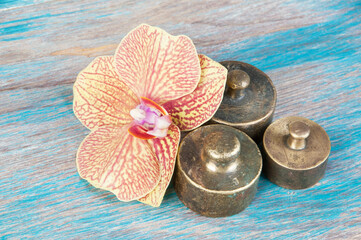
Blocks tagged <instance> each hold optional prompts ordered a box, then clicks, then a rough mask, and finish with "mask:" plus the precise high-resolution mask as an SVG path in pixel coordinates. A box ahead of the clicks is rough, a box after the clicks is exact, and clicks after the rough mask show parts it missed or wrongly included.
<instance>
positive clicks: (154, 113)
mask: <svg viewBox="0 0 361 240" xmlns="http://www.w3.org/2000/svg"><path fill="white" fill-rule="evenodd" d="M130 115H131V116H132V118H133V119H134V120H133V122H132V124H131V127H130V128H129V129H128V132H129V133H130V134H131V135H133V136H134V137H137V138H141V139H151V138H155V137H157V138H164V137H166V136H167V133H168V128H169V126H170V125H171V124H172V120H171V117H170V116H169V114H168V113H167V111H166V110H165V109H164V108H162V107H161V106H159V105H158V104H157V103H155V102H154V101H152V100H150V99H148V98H145V97H141V103H140V104H139V105H138V106H136V108H133V109H132V110H130Z"/></svg>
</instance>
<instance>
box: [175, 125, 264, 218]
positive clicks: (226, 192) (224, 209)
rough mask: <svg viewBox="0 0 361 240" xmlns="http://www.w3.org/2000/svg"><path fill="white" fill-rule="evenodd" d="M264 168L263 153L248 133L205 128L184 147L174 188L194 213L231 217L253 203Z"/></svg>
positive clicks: (178, 161) (201, 128)
mask: <svg viewBox="0 0 361 240" xmlns="http://www.w3.org/2000/svg"><path fill="white" fill-rule="evenodd" d="M261 168H262V157H261V153H260V151H259V149H258V147H257V145H256V143H255V142H254V141H253V140H252V139H251V138H250V137H249V136H247V135H246V134H245V133H243V132H242V131H240V130H238V129H235V128H232V127H229V126H226V125H220V124H212V125H207V126H202V127H200V128H198V129H196V130H194V131H193V132H190V133H189V134H188V135H187V136H185V138H184V139H183V140H182V142H181V144H180V147H179V152H178V159H177V167H176V172H175V183H174V187H175V191H176V193H177V195H178V197H179V199H180V200H181V201H182V202H183V203H184V205H186V206H187V207H188V208H190V209H191V210H193V211H195V212H197V213H199V214H202V215H205V216H209V217H224V216H230V215H233V214H236V213H238V212H240V211H242V210H243V209H245V208H246V207H247V206H248V205H249V204H250V203H251V201H252V199H253V198H254V195H255V194H256V191H257V184H258V179H259V176H260V173H261Z"/></svg>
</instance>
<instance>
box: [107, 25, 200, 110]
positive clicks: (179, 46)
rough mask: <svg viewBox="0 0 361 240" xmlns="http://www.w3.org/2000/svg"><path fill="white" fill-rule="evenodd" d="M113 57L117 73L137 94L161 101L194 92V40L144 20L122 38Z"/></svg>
mask: <svg viewBox="0 0 361 240" xmlns="http://www.w3.org/2000/svg"><path fill="white" fill-rule="evenodd" d="M114 60H115V67H116V70H117V72H118V73H119V76H120V77H121V79H122V80H123V81H124V82H125V83H126V84H127V85H128V86H129V87H130V88H132V89H133V91H134V92H135V93H136V94H137V95H138V96H142V97H146V98H148V99H152V100H153V101H155V102H156V103H158V104H160V105H162V104H163V103H165V102H167V101H170V100H173V99H177V98H180V97H182V96H185V95H187V94H189V93H191V92H193V90H194V89H195V88H196V86H197V84H198V82H199V79H200V72H201V69H200V66H199V60H198V56H197V51H196V48H195V47H194V45H193V42H192V41H191V40H190V39H189V38H188V37H186V36H183V35H181V36H172V35H170V34H168V33H167V32H165V31H164V30H162V29H160V28H156V27H151V26H149V25H146V24H142V25H140V26H138V27H137V28H135V29H134V30H132V31H131V32H130V33H128V35H127V36H125V37H124V38H123V40H122V41H121V42H120V44H119V47H118V49H117V50H116V52H115V55H114Z"/></svg>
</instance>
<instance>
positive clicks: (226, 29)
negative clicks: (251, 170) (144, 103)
mask: <svg viewBox="0 0 361 240" xmlns="http://www.w3.org/2000/svg"><path fill="white" fill-rule="evenodd" d="M360 14H361V5H360V2H359V1H357V0H355V1H339V0H336V1H296V0H290V1H271V0H265V1H231V2H222V1H207V2H203V3H202V4H197V3H196V1H186V0H183V1H177V2H174V1H166V0H159V1H152V2H151V1H138V2H133V1H121V2H119V1H102V0H99V1H95V0H85V1H59V2H58V1H49V0H42V1H39V0H25V1H15V0H14V1H12V0H6V1H4V0H2V1H0V187H1V191H0V236H1V238H2V239H19V238H34V239H49V238H50V239H99V238H102V239H108V238H119V239H120V238H122V239H154V238H172V239H174V238H178V239H224V238H226V239H232V238H236V239H360V238H361V198H360V197H361V190H360V188H361V164H360V155H361V143H360V142H361V118H360V115H361V98H360V94H361V87H360V86H361V72H360V66H361V37H360V36H361V18H360ZM142 22H146V23H149V24H151V25H157V26H159V27H161V28H163V29H165V30H167V31H168V32H170V33H172V34H174V35H176V34H185V35H188V36H190V37H191V38H192V39H193V41H194V43H195V45H196V47H197V49H198V51H199V53H204V54H207V55H209V56H210V57H212V58H214V59H215V60H217V61H223V60H232V59H234V60H241V61H244V62H248V63H251V64H253V65H255V66H256V67H258V68H260V69H261V70H263V71H265V72H266V73H267V74H269V75H270V77H271V79H272V80H273V81H274V84H275V86H276V88H277V90H278V102H277V108H276V113H275V119H278V118H281V117H284V116H289V115H299V116H303V117H307V118H310V119H312V120H314V121H316V122H317V123H319V124H320V125H321V126H323V127H324V128H325V129H326V131H327V133H328V134H329V136H330V139H331V142H332V151H331V155H330V158H329V163H328V166H327V170H326V175H325V177H324V178H323V179H322V180H321V181H320V182H319V183H318V184H317V185H316V186H314V187H312V188H310V189H306V190H299V191H291V190H286V189H283V188H280V187H278V186H276V185H274V184H272V183H270V182H269V181H268V180H267V179H265V178H263V177H262V178H261V179H260V183H259V189H258V193H257V195H256V197H255V200H254V201H253V202H252V204H251V205H250V206H249V207H248V208H247V209H246V210H245V211H243V212H242V213H240V214H237V215H235V216H232V217H227V218H219V219H211V218H206V217H202V216H199V215H197V214H195V213H193V212H191V211H190V210H189V209H187V208H186V207H185V206H184V205H183V204H182V203H181V202H180V201H179V200H178V198H177V196H176V194H175V193H174V190H173V188H172V187H171V188H170V189H169V192H168V194H167V195H166V196H165V199H164V202H163V204H162V205H161V207H159V208H152V207H149V206H146V205H143V204H141V203H138V202H129V203H123V202H119V201H118V200H117V199H116V198H115V197H114V196H113V195H112V194H111V193H107V192H104V191H102V190H99V189H95V188H93V187H92V186H90V185H89V184H88V183H87V182H86V181H84V180H81V179H80V178H79V175H78V174H77V172H76V166H75V153H76V150H77V148H78V146H79V144H80V142H81V141H82V139H83V138H84V137H85V136H86V135H87V134H88V131H87V130H86V129H85V128H84V127H83V126H82V125H81V124H80V123H79V122H78V120H77V119H76V118H75V117H74V115H73V113H72V84H73V83H74V81H75V77H76V75H77V73H78V72H79V71H80V70H81V69H83V68H84V67H85V66H87V65H88V63H89V62H90V61H91V60H92V59H93V58H94V56H98V55H105V54H112V53H113V52H114V49H115V47H116V44H117V43H118V42H119V41H120V40H121V38H122V37H123V36H124V35H125V34H126V33H127V32H128V31H129V30H131V29H132V28H133V27H135V26H137V25H139V24H140V23H142Z"/></svg>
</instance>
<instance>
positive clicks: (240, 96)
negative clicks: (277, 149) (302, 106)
mask: <svg viewBox="0 0 361 240" xmlns="http://www.w3.org/2000/svg"><path fill="white" fill-rule="evenodd" d="M221 64H222V65H223V66H225V67H226V68H227V69H228V76H227V86H226V89H225V93H224V96H223V100H222V103H221V105H220V107H219V109H218V111H217V112H216V113H215V115H214V116H213V118H212V120H211V122H212V123H220V124H225V125H228V126H232V127H235V128H238V129H240V130H242V131H243V132H245V133H246V134H248V135H249V136H250V137H251V138H252V139H253V140H255V141H256V142H260V141H261V140H262V136H263V133H264V131H265V130H266V128H267V126H268V125H269V124H270V123H271V122H272V118H273V113H274V111H275V107H276V98H277V93H276V89H275V87H274V85H273V83H272V81H271V79H270V78H269V77H268V76H267V75H266V74H265V73H264V72H262V71H261V70H259V69H258V68H256V67H254V66H252V65H250V64H247V63H243V62H237V61H225V62H221Z"/></svg>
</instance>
